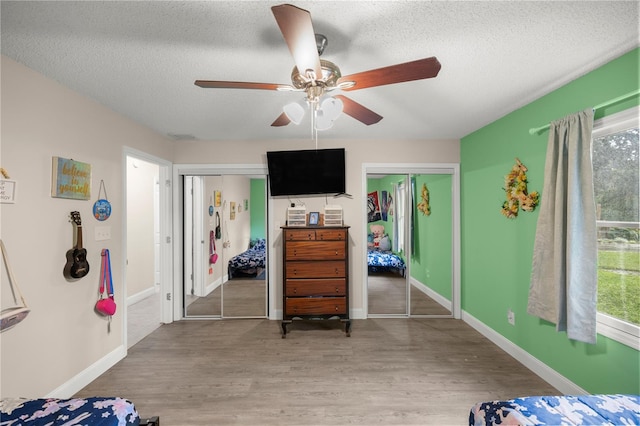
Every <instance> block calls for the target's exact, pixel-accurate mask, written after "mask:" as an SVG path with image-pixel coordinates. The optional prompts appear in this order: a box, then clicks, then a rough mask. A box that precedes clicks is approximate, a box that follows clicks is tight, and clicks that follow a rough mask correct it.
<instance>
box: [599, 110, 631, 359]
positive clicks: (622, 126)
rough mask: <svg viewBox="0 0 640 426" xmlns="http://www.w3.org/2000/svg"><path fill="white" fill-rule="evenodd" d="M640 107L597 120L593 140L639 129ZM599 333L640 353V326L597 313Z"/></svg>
mask: <svg viewBox="0 0 640 426" xmlns="http://www.w3.org/2000/svg"><path fill="white" fill-rule="evenodd" d="M639 114H640V105H638V106H635V107H632V108H628V109H626V110H623V111H620V112H618V113H616V114H612V115H610V116H606V117H603V118H600V119H598V120H595V121H594V123H593V131H592V135H591V139H592V140H594V139H598V138H601V137H603V136H607V135H609V134H612V133H617V132H620V131H623V130H626V129H629V128H631V127H638V125H639V124H640V119H639V118H638V117H639ZM596 330H597V333H598V334H601V335H602V336H605V337H608V338H610V339H613V340H616V341H618V342H620V343H622V344H623V345H627V346H629V347H631V348H633V349H635V350H637V351H640V326H637V325H635V324H631V323H628V322H626V321H622V320H620V319H618V318H615V317H612V316H610V315H606V314H603V313H601V312H598V313H597V329H596Z"/></svg>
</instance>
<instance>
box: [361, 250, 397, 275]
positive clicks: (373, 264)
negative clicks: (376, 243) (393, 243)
mask: <svg viewBox="0 0 640 426" xmlns="http://www.w3.org/2000/svg"><path fill="white" fill-rule="evenodd" d="M367 265H368V266H369V272H374V273H375V272H396V273H398V274H400V275H402V276H403V277H404V272H405V269H406V265H405V263H404V260H403V259H402V258H401V257H400V256H398V255H397V254H395V253H393V252H392V251H391V250H378V249H369V250H368V252H367Z"/></svg>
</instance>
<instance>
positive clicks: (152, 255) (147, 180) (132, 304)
mask: <svg viewBox="0 0 640 426" xmlns="http://www.w3.org/2000/svg"><path fill="white" fill-rule="evenodd" d="M124 166H125V192H126V199H125V230H126V231H125V232H126V235H125V239H124V241H125V248H124V252H125V256H124V257H123V261H124V271H125V279H124V282H125V287H124V288H125V289H126V290H125V291H126V294H125V301H126V310H125V318H126V319H125V326H126V331H125V335H126V342H127V348H130V347H131V346H133V345H135V344H136V343H138V342H139V341H140V340H142V339H143V338H144V337H146V336H147V335H149V334H150V333H151V332H153V331H154V330H155V329H156V328H158V327H159V326H160V325H161V324H162V323H165V322H171V321H172V317H171V309H170V307H168V306H166V303H163V302H164V300H165V299H164V298H163V297H162V296H161V295H162V294H166V293H169V294H170V292H171V285H170V280H171V264H170V263H168V262H162V259H167V258H170V252H171V247H170V240H167V238H169V237H170V234H169V229H170V227H169V224H170V213H171V208H170V186H169V184H168V182H169V180H168V179H169V177H170V173H169V169H170V163H168V162H166V161H164V160H162V159H159V158H156V157H153V156H150V155H148V154H146V153H143V152H139V151H135V150H133V149H130V148H125V150H124Z"/></svg>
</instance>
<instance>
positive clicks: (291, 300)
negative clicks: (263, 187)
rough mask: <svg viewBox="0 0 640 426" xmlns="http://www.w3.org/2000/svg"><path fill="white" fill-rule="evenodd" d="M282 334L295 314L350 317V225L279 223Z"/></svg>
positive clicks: (345, 320)
mask: <svg viewBox="0 0 640 426" xmlns="http://www.w3.org/2000/svg"><path fill="white" fill-rule="evenodd" d="M282 241H283V250H282V252H283V268H282V269H283V275H284V276H283V289H282V295H283V302H282V312H283V318H282V319H283V320H282V338H283V339H284V338H285V337H286V335H287V325H288V324H291V322H292V321H293V319H294V318H300V319H332V318H335V319H339V320H340V321H342V322H343V323H344V324H345V333H346V335H347V336H350V335H351V321H350V319H349V227H348V226H318V227H288V226H285V227H282Z"/></svg>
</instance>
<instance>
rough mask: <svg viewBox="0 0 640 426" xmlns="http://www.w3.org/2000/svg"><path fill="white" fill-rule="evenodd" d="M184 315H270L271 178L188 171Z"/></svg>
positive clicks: (215, 316)
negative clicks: (268, 241)
mask: <svg viewBox="0 0 640 426" xmlns="http://www.w3.org/2000/svg"><path fill="white" fill-rule="evenodd" d="M183 185H184V190H183V194H184V197H183V198H184V205H183V217H184V221H183V222H184V229H183V235H184V263H183V264H184V274H183V283H184V288H183V293H184V300H183V302H184V316H185V317H186V318H198V317H204V318H206V317H211V318H264V317H266V316H267V291H268V286H267V270H266V269H267V256H266V255H267V250H266V216H267V215H266V178H265V177H264V176H246V175H214V176H202V175H184V176H183Z"/></svg>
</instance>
